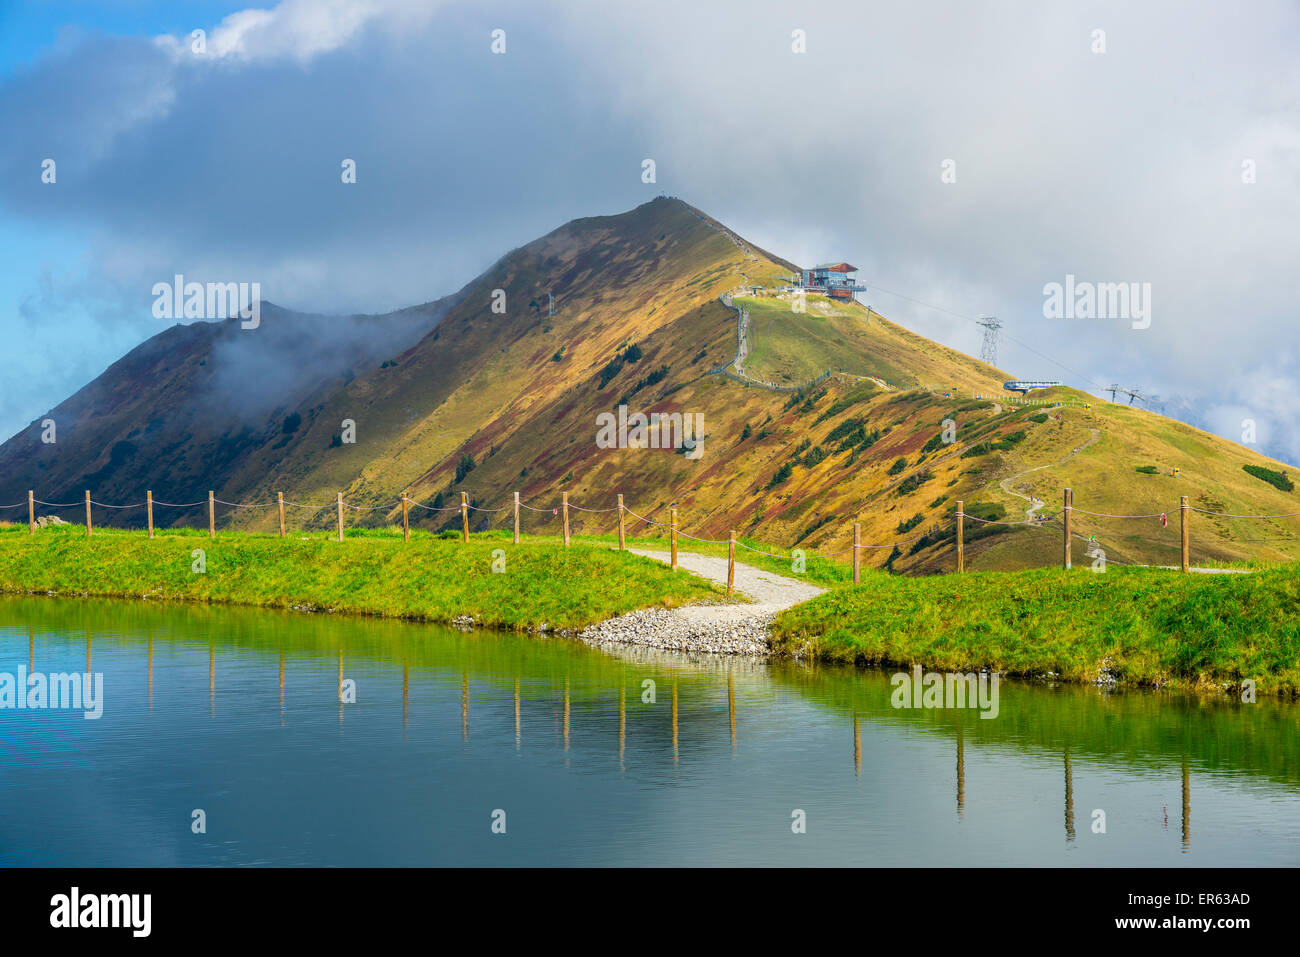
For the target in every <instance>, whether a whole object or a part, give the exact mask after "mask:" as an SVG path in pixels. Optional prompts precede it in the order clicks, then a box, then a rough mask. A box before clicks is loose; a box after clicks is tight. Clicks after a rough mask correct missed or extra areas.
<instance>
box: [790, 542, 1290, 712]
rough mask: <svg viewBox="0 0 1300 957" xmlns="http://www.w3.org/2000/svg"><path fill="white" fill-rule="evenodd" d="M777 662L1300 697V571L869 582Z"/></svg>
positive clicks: (800, 623)
mask: <svg viewBox="0 0 1300 957" xmlns="http://www.w3.org/2000/svg"><path fill="white" fill-rule="evenodd" d="M773 638H774V644H775V647H776V649H777V651H778V652H779V653H786V654H791V655H802V656H808V657H816V658H820V659H823V660H830V661H844V662H854V663H857V664H881V665H894V666H905V667H910V666H911V665H913V664H920V665H922V666H923V667H925V668H927V669H933V670H936V671H961V672H969V671H975V670H979V669H982V668H991V669H993V670H995V671H1003V672H1006V673H1008V674H1012V675H1017V676H1023V677H1042V676H1051V677H1054V678H1057V679H1060V680H1065V681H1081V682H1091V681H1095V680H1097V679H1098V677H1101V676H1104V675H1107V674H1109V675H1110V676H1113V677H1114V678H1115V679H1116V680H1118V681H1119V682H1120V683H1122V684H1125V685H1141V686H1147V687H1177V688H1187V689H1195V688H1203V689H1207V690H1208V689H1210V688H1219V689H1224V688H1227V687H1229V686H1235V685H1238V684H1240V682H1242V681H1244V680H1247V679H1251V680H1254V681H1255V682H1256V689H1257V692H1258V693H1260V694H1283V695H1291V696H1294V695H1296V694H1297V693H1300V567H1297V566H1294V565H1288V566H1279V567H1276V568H1273V569H1267V570H1262V571H1258V572H1255V573H1253V574H1249V575H1198V574H1188V575H1183V574H1180V573H1178V572H1175V571H1169V570H1164V569H1142V568H1114V567H1112V568H1108V569H1107V570H1106V572H1105V573H1104V574H1094V573H1092V572H1091V571H1089V570H1088V569H1074V570H1072V571H1068V572H1067V571H1064V570H1062V569H1038V570H1034V571H1023V572H983V573H977V574H966V575H962V576H960V577H958V576H955V575H942V576H933V577H929V578H901V577H895V576H890V575H884V574H879V573H872V574H871V575H870V576H869V577H867V578H865V579H864V581H863V584H862V586H860V587H857V588H854V587H852V586H850V587H843V588H838V589H836V590H834V591H830V592H827V593H826V594H824V595H820V596H818V597H817V598H814V599H813V600H812V601H810V602H806V603H805V604H803V605H799V606H797V607H795V608H791V609H789V610H787V611H785V612H783V613H781V614H780V615H779V616H778V617H777V619H776V623H775V625H774V626H773Z"/></svg>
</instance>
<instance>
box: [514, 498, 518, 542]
mask: <svg viewBox="0 0 1300 957" xmlns="http://www.w3.org/2000/svg"><path fill="white" fill-rule="evenodd" d="M515 544H516V545H518V544H519V493H518V492H515Z"/></svg>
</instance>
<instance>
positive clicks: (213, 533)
mask: <svg viewBox="0 0 1300 957" xmlns="http://www.w3.org/2000/svg"><path fill="white" fill-rule="evenodd" d="M215 499H216V496H215V495H214V494H213V493H212V492H211V490H209V492H208V538H216V537H217V504H216V501H215Z"/></svg>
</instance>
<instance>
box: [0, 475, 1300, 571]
mask: <svg viewBox="0 0 1300 957" xmlns="http://www.w3.org/2000/svg"><path fill="white" fill-rule="evenodd" d="M441 500H442V496H441V495H439V496H438V497H436V498H435V499H433V500H432V501H431V502H423V501H419V500H417V499H415V498H413V497H411V496H409V495H403V496H402V497H401V498H399V499H396V500H395V501H392V502H385V503H381V504H378V505H362V504H354V503H352V502H348V501H346V500H345V499H344V498H343V494H342V493H341V492H340V493H338V494H337V495H336V497H335V500H334V501H333V502H321V503H310V502H295V501H291V500H289V499H286V498H285V497H284V495H283V493H276V498H275V499H274V500H272V501H258V502H232V501H227V500H225V499H221V498H217V497H216V495H215V493H212V492H209V493H208V497H207V499H206V500H205V499H200V500H198V501H195V502H163V501H160V500H158V499H155V498H154V497H153V493H152V491H150V492H146V496H145V500H144V501H143V502H127V503H107V502H101V501H99V500H97V499H94V498H92V496H91V494H90V492H89V491H87V492H86V493H85V497H84V498H83V499H82V501H79V502H76V501H74V502H56V501H47V500H45V499H39V498H37V497H36V495H35V492H34V491H32V492H29V493H28V497H27V501H25V502H15V503H13V504H4V505H0V516H3V514H4V513H5V512H6V511H10V510H15V509H22V508H24V507H25V508H26V509H27V519H28V526H29V531H30V532H31V533H32V534H35V533H36V531H37V530H38V528H40V527H44V526H45V525H46V524H48V516H41V517H40V518H39V519H38V517H37V514H36V512H37V506H41V507H43V508H46V509H56V510H64V509H78V510H80V509H84V510H85V528H86V534H87V535H93V534H94V525H93V510H94V509H111V510H119V511H120V510H126V509H139V508H143V509H144V510H145V516H144V519H145V522H144V524H145V527H146V528H147V530H148V534H149V537H150V538H152V537H154V534H155V525H154V509H156V508H163V509H180V510H193V509H197V508H200V507H202V506H204V505H206V506H207V518H208V533H209V536H211V537H215V536H216V533H217V521H216V519H217V507H218V506H221V507H223V508H225V509H236V510H249V509H252V510H257V509H275V510H277V512H278V520H279V532H280V536H281V537H285V536H286V535H287V534H288V522H287V519H286V509H296V510H299V513H302V512H306V513H308V514H307V518H308V520H309V521H310V520H312V519H313V518H314V517H315V515H317V514H318V513H320V512H322V511H325V510H327V509H331V510H333V511H334V512H335V513H336V526H337V536H338V540H339V541H342V540H343V539H344V532H345V525H346V524H347V523H346V521H345V519H346V516H347V515H349V514H354V515H356V516H357V517H358V518H359V517H361V516H362V515H367V514H375V513H382V514H383V516H384V517H385V518H388V519H389V521H390V522H391V521H393V520H400V523H401V528H402V533H403V537H404V539H405V540H407V541H409V540H410V534H411V528H410V525H411V522H410V515H411V510H412V509H418V510H421V511H423V512H426V513H433V516H436V515H438V514H439V513H443V514H445V513H449V512H451V513H459V515H460V519H461V521H460V523H459V524H460V531H461V537H462V540H463V541H466V542H468V541H469V536H470V513H471V512H474V513H478V514H480V515H482V516H484V519H483V522H482V523H481V525H480V530H482V529H483V528H485V527H488V526H489V525H490V522H491V520H492V518H491V517H492V516H502V515H504V514H505V513H513V531H514V541H515V542H516V543H518V542H519V538H520V534H521V532H522V527H523V524H524V522H523V517H524V515H525V513H531V514H532V515H533V516H536V517H537V518H535V519H530V520H529V522H528V524H529V525H530V526H533V527H530V529H529V534H531V535H537V534H539V533H538V532H537V531H535V526H536V525H537V524H538V522H539V520H540V521H541V523H543V524H544V525H545V526H547V529H546V531H545V532H542V533H540V534H542V535H548V534H554V532H555V531H556V530H555V529H554V526H552V525H551V522H552V521H556V522H557V523H558V525H559V529H558V531H559V532H560V534H561V535H562V537H563V540H564V544H565V545H568V544H570V542H571V540H572V537H573V535H572V530H571V523H570V516H571V514H573V513H579V514H581V515H589V516H606V515H614V514H616V515H617V533H618V539H619V545H620V547H623V548H625V547H626V538H627V536H628V534H629V533H631V534H633V535H638V536H644V535H645V534H646V533H647V532H649V531H651V530H653V531H654V533H655V536H656V537H662V536H663V535H666V536H667V537H668V539H669V542H670V544H671V549H672V556H671V560H672V564H673V566H674V567H676V565H677V543H678V541H679V539H683V540H685V541H687V542H693V543H698V544H702V545H717V546H722V545H725V546H728V552H729V557H730V558H731V562H732V563H733V564H734V555H735V550H736V549H737V548H739V549H741V550H742V551H746V552H750V553H753V554H757V555H762V556H765V557H767V558H771V559H775V560H779V561H782V562H789V563H791V567H792V569H798V568H799V563H800V562H806V561H808V560H814V561H836V560H843V559H844V557H845V556H850V558H849V561H850V562H851V564H852V568H853V580H854V581H858V580H859V579H860V568H861V563H862V558H863V555H864V554H869V553H876V552H879V551H880V550H883V549H890V550H891V553H890V556H889V558H888V559H886V561H885V565H886V567H891V568H892V565H893V562H894V561H895V560H896V559H898V558H899V557H900V556H903V555H904V553H903V552H902V549H904V548H908V547H910V548H911V551H909V552H907V553H906V555H907V557H910V556H911V555H913V554H916V553H917V552H918V551H921V550H924V549H927V548H933V549H934V551H933V552H932V553H931V557H930V559H929V562H928V567H930V568H934V567H935V566H936V565H938V566H943V565H947V569H946V570H951V571H958V572H962V571H966V570H967V546H968V544H971V543H973V542H977V541H981V540H983V539H987V538H991V537H993V536H996V535H999V534H1000V533H1001V532H1005V531H1029V532H1034V533H1037V535H1036V538H1035V541H1034V543H1033V544H1032V545H1031V546H1030V549H1029V552H1028V554H1031V555H1032V556H1033V557H1031V559H1029V560H1028V564H1027V566H1026V567H1033V566H1034V565H1043V564H1060V565H1062V566H1063V567H1065V568H1070V567H1073V566H1074V565H1075V564H1076V562H1079V560H1080V559H1081V558H1083V559H1089V560H1091V567H1092V568H1093V569H1094V570H1101V569H1104V568H1105V566H1106V565H1107V564H1114V565H1119V566H1138V565H1143V564H1147V565H1149V564H1151V563H1150V562H1145V563H1144V562H1139V561H1137V560H1136V558H1135V557H1134V556H1135V555H1137V554H1139V553H1140V554H1141V555H1142V556H1143V557H1147V558H1150V557H1151V556H1153V555H1154V556H1158V557H1159V558H1160V559H1161V561H1160V562H1159V564H1160V566H1161V567H1179V568H1181V569H1182V570H1183V571H1187V570H1189V569H1190V550H1191V524H1192V515H1193V513H1195V514H1197V515H1200V516H1205V518H1206V519H1207V520H1208V521H1210V522H1212V523H1215V525H1216V531H1218V532H1219V533H1220V534H1221V535H1222V533H1224V531H1225V529H1226V528H1227V526H1226V525H1224V524H1222V523H1224V522H1227V521H1231V522H1233V523H1240V522H1247V521H1262V522H1266V523H1268V525H1266V526H1265V527H1264V529H1263V532H1264V534H1262V535H1261V536H1260V537H1258V538H1255V539H1245V540H1244V541H1248V542H1256V543H1265V542H1288V543H1291V544H1294V543H1296V542H1297V541H1300V537H1298V536H1297V534H1296V532H1295V531H1294V530H1292V529H1290V528H1287V527H1286V526H1283V525H1278V524H1277V522H1278V521H1279V520H1284V519H1294V518H1300V512H1282V513H1276V514H1248V513H1238V512H1228V511H1219V510H1214V509H1208V508H1203V507H1199V506H1193V505H1191V504H1190V503H1189V500H1188V498H1187V496H1183V497H1182V499H1181V501H1180V503H1179V505H1178V506H1177V507H1176V508H1174V509H1171V510H1169V511H1164V512H1154V511H1153V512H1140V513H1132V514H1123V513H1112V512H1098V511H1092V510H1089V509H1084V508H1080V507H1078V506H1076V505H1074V501H1073V491H1072V490H1070V489H1066V490H1065V492H1064V497H1063V500H1062V503H1061V506H1060V508H1059V510H1056V509H1053V510H1049V507H1048V506H1047V504H1046V503H1045V502H1043V501H1041V500H1039V499H1036V498H1032V497H1031V498H1030V499H1029V501H1030V505H1031V507H1030V508H1029V509H1027V510H1026V518H1024V519H1022V520H1005V519H1003V518H1001V517H996V518H989V517H984V516H981V515H979V514H977V512H978V511H980V510H982V508H981V506H980V505H979V504H976V503H971V504H970V506H969V507H967V505H966V503H964V502H962V501H957V502H956V503H955V506H954V510H953V511H952V512H950V513H949V514H948V515H946V516H944V517H943V518H941V519H940V520H939V521H937V522H933V523H931V524H930V525H929V526H928V527H926V528H925V529H924V530H923V531H920V532H919V533H918V534H916V535H913V536H911V537H908V538H900V539H896V540H892V541H886V542H863V541H862V540H861V528H862V525H861V523H860V522H851V523H850V522H847V521H846V526H847V525H851V529H847V528H846V531H851V543H850V544H847V545H846V547H843V548H840V549H837V550H833V551H831V550H826V549H825V548H822V549H820V550H812V549H804V548H797V547H796V548H790V549H788V550H780V549H777V548H774V547H772V546H767V547H758V546H757V545H755V544H750V543H747V542H744V541H741V540H740V539H739V538H738V537H737V534H736V532H735V531H734V530H733V531H731V532H730V533H729V535H728V537H727V538H707V537H703V536H700V535H694V534H691V533H690V532H687V531H685V530H684V529H683V528H682V527H681V524H680V522H679V521H678V509H677V508H675V507H669V508H668V521H663V520H661V518H654V517H651V516H648V515H642V514H640V513H639V512H637V511H634V510H633V509H631V508H629V507H628V506H626V505H625V504H624V502H623V496H622V495H619V496H618V497H617V503H616V504H614V505H608V506H601V507H595V506H590V505H579V504H577V503H574V502H570V501H569V496H568V493H567V492H565V493H562V495H561V498H560V501H559V502H555V503H551V504H541V503H537V504H534V503H533V502H526V501H523V500H521V499H520V497H519V493H515V494H514V500H513V502H512V503H510V504H505V505H501V506H497V507H486V506H483V505H476V504H474V503H473V502H472V501H471V500H470V498H469V495H468V493H464V492H462V493H461V498H460V502H459V503H458V504H451V505H447V504H439V502H440V501H441ZM985 504H986V505H987V504H988V503H985ZM663 508H664V506H663V505H662V504H660V505H659V506H656V508H655V509H653V510H651V511H652V513H653V512H654V511H659V510H661V509H663ZM986 514H999V515H1000V512H999V513H988V512H986ZM433 516H431V517H433ZM661 516H662V513H661ZM137 521H138V520H137ZM58 523H59V524H66V523H63V522H62V521H61V520H60V521H59V522H58ZM823 524H824V523H823ZM906 529H907V525H906V524H900V525H899V531H905V530H906ZM447 530H448V529H447V528H444V529H443V530H442V531H447ZM584 532H585V529H584ZM604 534H609V532H605V533H604ZM805 534H808V533H805ZM1053 540H1055V544H1053ZM949 550H950V552H951V555H952V559H951V561H949V562H944V561H943V559H942V555H943V554H944V553H945V552H947V551H949ZM1023 551H1024V549H1022V552H1023ZM1050 551H1056V555H1057V557H1056V558H1050V557H1047V553H1049V552H1050ZM1166 562H1167V564H1166ZM939 570H944V569H943V568H942V567H940V569H939Z"/></svg>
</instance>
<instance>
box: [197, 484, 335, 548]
mask: <svg viewBox="0 0 1300 957" xmlns="http://www.w3.org/2000/svg"><path fill="white" fill-rule="evenodd" d="M341 497H342V496H340V498H341ZM216 537H217V504H216V501H215V495H214V494H213V492H212V491H211V490H209V491H208V538H216Z"/></svg>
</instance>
